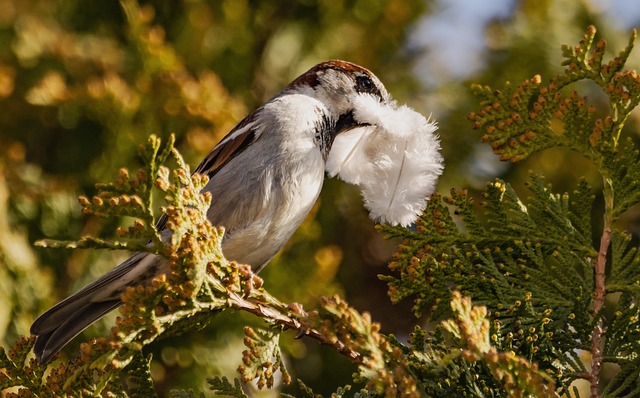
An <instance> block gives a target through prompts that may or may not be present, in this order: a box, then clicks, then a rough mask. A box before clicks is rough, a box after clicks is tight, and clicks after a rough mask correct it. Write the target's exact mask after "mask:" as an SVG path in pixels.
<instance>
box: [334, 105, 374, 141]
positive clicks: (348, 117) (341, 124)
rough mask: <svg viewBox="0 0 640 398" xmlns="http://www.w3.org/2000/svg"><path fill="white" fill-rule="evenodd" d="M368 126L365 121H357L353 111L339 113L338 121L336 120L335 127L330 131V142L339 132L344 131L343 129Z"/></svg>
mask: <svg viewBox="0 0 640 398" xmlns="http://www.w3.org/2000/svg"><path fill="white" fill-rule="evenodd" d="M362 126H368V124H367V123H359V122H358V121H357V120H356V119H355V118H354V116H353V111H349V112H347V113H345V114H342V115H340V117H339V118H338V121H337V122H336V125H335V128H334V129H333V131H332V132H331V144H333V141H334V140H335V138H336V136H337V135H338V134H340V133H344V132H345V131H348V130H351V129H354V128H356V127H362Z"/></svg>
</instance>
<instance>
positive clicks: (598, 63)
mask: <svg viewBox="0 0 640 398" xmlns="http://www.w3.org/2000/svg"><path fill="white" fill-rule="evenodd" d="M595 34H596V31H595V29H594V28H593V27H590V28H589V29H588V30H587V33H586V34H585V36H584V37H583V39H582V41H581V42H580V43H579V44H578V45H577V46H575V47H569V46H565V47H563V50H562V51H563V56H564V57H565V61H564V62H563V65H564V66H565V71H564V73H563V74H561V75H559V76H556V77H552V78H551V79H549V81H548V83H545V84H543V80H542V78H541V77H540V76H535V77H533V78H532V79H529V80H527V81H525V82H523V83H521V84H519V85H516V86H512V85H510V84H507V86H506V88H504V89H502V90H494V89H491V88H489V87H481V86H475V87H474V89H475V91H476V93H477V94H478V95H479V96H481V97H482V98H483V101H482V107H483V108H482V110H480V111H478V112H476V113H472V114H470V115H469V119H470V120H471V121H472V122H473V124H474V127H475V128H483V129H484V130H485V135H484V136H483V141H485V142H488V143H490V144H491V146H492V148H493V150H494V152H495V153H496V154H497V155H499V156H500V158H501V159H502V160H511V161H513V162H516V161H520V160H522V159H525V158H526V157H528V156H530V155H531V154H532V153H535V152H539V151H541V150H544V149H547V148H550V147H554V146H563V147H566V148H569V149H571V150H573V151H576V152H578V153H580V154H582V155H584V156H585V157H586V158H587V159H589V160H591V161H592V162H593V164H594V166H595V168H596V169H597V170H598V172H599V173H600V175H601V176H602V181H603V183H602V192H601V195H602V197H603V198H604V209H603V214H602V219H603V221H604V222H603V226H602V229H594V228H593V225H598V224H594V223H593V221H592V219H591V215H592V213H593V209H594V207H595V206H594V198H595V196H596V195H595V193H594V190H593V188H591V187H590V186H589V185H588V184H587V183H586V181H585V180H580V181H579V182H578V183H577V187H576V189H575V191H574V192H572V193H571V194H567V193H564V194H558V193H554V191H553V189H552V187H551V186H548V185H546V184H545V183H544V180H543V178H542V176H539V175H537V174H534V173H531V175H530V178H529V182H528V184H527V187H528V189H529V192H530V197H528V198H527V199H526V200H521V199H520V197H519V196H518V194H517V193H516V192H515V190H514V189H513V188H512V187H511V186H510V185H509V184H507V183H505V182H504V181H501V180H496V181H494V182H492V183H488V184H487V187H486V189H485V191H484V193H483V194H482V198H483V200H482V203H481V209H482V210H483V214H482V215H480V214H479V212H478V211H477V209H476V207H475V206H474V204H473V201H472V200H471V198H470V197H469V195H468V193H467V192H466V191H464V190H452V191H451V193H450V195H448V196H442V195H440V194H437V195H434V196H433V197H432V198H431V200H430V202H429V204H428V206H427V209H426V211H425V213H424V214H423V216H422V217H421V218H420V219H419V220H418V222H417V224H416V228H415V230H406V229H402V228H392V227H388V226H383V227H380V228H381V230H382V231H384V232H385V233H386V235H387V236H389V237H399V238H402V243H401V244H400V245H399V246H398V250H397V252H396V253H395V255H394V259H393V261H392V263H391V264H390V267H391V269H392V270H393V271H395V272H396V274H395V275H393V276H382V277H381V278H382V279H383V280H385V281H387V282H388V285H389V295H390V297H391V299H392V300H393V301H399V300H402V299H405V298H407V297H412V298H413V299H414V311H415V312H416V315H419V314H421V313H423V312H428V313H429V315H430V317H431V318H432V319H434V320H438V319H441V318H442V317H443V316H444V315H445V314H448V313H450V312H449V311H448V308H447V307H446V306H444V305H443V304H444V303H446V302H448V301H449V298H450V297H451V295H452V293H451V292H452V291H453V290H460V291H461V292H463V293H464V294H465V295H469V296H471V297H473V299H474V300H475V301H477V302H479V303H482V304H483V305H484V306H486V308H487V317H488V318H490V319H491V323H490V325H491V327H490V329H491V344H492V345H493V346H494V347H495V349H497V350H499V351H500V352H503V353H505V354H504V356H503V357H502V358H503V359H505V360H506V358H507V357H508V355H510V354H506V353H513V354H515V355H518V356H519V357H520V358H519V359H518V360H517V361H521V360H523V359H526V360H527V361H529V362H528V363H533V364H535V366H536V367H537V368H539V369H540V370H541V371H543V372H545V374H547V375H548V376H550V377H551V378H552V379H553V381H554V383H555V384H556V386H557V391H555V392H553V394H555V393H560V394H562V393H568V391H569V388H570V387H569V386H570V384H571V382H572V381H574V380H576V379H585V380H587V381H588V382H589V384H590V396H591V397H631V396H635V395H637V394H638V392H639V391H640V387H638V386H640V373H639V372H638V371H637V369H638V364H639V363H638V356H637V352H639V350H640V346H639V345H638V341H639V337H640V335H639V334H638V333H639V330H640V329H639V327H638V316H639V315H640V313H639V311H638V305H637V303H638V301H639V300H640V289H639V287H640V264H639V260H638V243H637V241H636V240H634V239H632V237H631V236H630V235H628V234H627V233H626V232H624V231H620V230H617V229H616V221H617V220H618V218H619V217H620V216H621V215H622V214H623V213H624V212H625V211H626V210H628V209H629V208H630V207H631V206H634V205H636V204H637V203H638V202H639V199H640V190H638V180H639V179H640V162H638V160H639V151H638V148H637V147H636V145H635V143H634V142H633V140H631V139H630V138H624V137H621V133H622V128H623V126H624V124H625V122H626V121H627V119H628V117H629V114H630V113H631V111H632V110H633V109H634V108H635V107H636V106H637V105H638V104H639V103H640V78H639V77H638V76H637V73H636V72H635V71H634V70H625V69H624V67H625V63H626V61H627V59H628V57H629V54H630V52H631V51H632V49H633V45H634V41H635V38H636V33H635V31H634V32H633V33H632V35H631V38H630V40H629V43H628V45H627V46H626V47H625V48H624V49H623V50H622V51H621V52H620V53H619V54H618V55H617V56H615V57H613V58H612V59H611V60H609V61H605V60H604V59H605V52H606V43H605V42H604V40H598V41H597V43H596V44H595V45H594V40H595ZM585 79H586V80H590V81H592V82H593V83H595V84H596V85H597V86H599V87H600V88H601V89H602V91H603V92H604V93H605V94H606V95H607V97H608V98H609V107H610V109H609V112H602V111H596V108H595V107H594V106H592V105H590V104H589V100H588V98H586V97H582V96H580V95H579V94H578V93H577V92H576V91H572V90H571V89H570V87H568V86H570V85H571V84H573V83H575V82H577V81H580V80H585ZM452 213H453V214H452ZM598 235H599V236H600V239H599V241H600V244H599V245H594V244H593V243H592V240H593V237H594V236H598ZM607 295H610V296H607ZM455 297H456V295H455V294H454V301H455ZM605 299H608V300H605ZM465 308H466V307H465ZM604 309H606V310H607V311H604ZM462 312H464V311H462ZM460 313H461V309H460V308H457V309H456V308H454V309H453V315H454V318H453V319H459V314H460ZM609 314H614V315H612V316H610V315H609ZM478 318H479V317H478ZM456 325H457V326H456ZM488 325H489V323H488V322H483V323H482V327H481V330H482V331H483V332H484V331H485V330H487V329H488V328H489V326H488ZM474 327H475V328H478V327H479V324H477V323H469V324H466V326H465V325H462V324H459V323H456V322H455V321H449V322H447V323H445V328H446V329H447V330H449V332H453V333H454V335H456V336H458V338H459V339H461V340H464V338H463V337H462V336H463V335H464V333H463V329H465V328H466V330H467V332H469V331H470V330H472V329H473V328H474ZM483 336H486V335H485V334H483ZM427 341H428V344H427V345H428V346H430V347H431V348H432V354H431V355H422V358H423V360H424V361H425V362H424V365H425V366H427V367H428V366H433V368H432V369H433V370H434V372H435V374H439V373H445V372H451V373H452V374H455V375H456V376H458V377H460V380H463V381H464V382H463V384H464V385H465V387H464V388H463V390H464V393H463V392H462V391H460V390H457V391H456V394H459V395H461V396H463V395H464V394H466V393H468V392H469V391H473V390H474V389H476V390H477V389H478V388H483V389H484V388H489V389H490V391H492V392H493V393H495V391H497V390H496V389H495V388H496V385H495V383H494V384H491V383H493V382H495V380H497V379H499V380H502V381H503V382H505V380H506V379H502V377H504V373H503V372H504V368H503V369H502V370H501V371H500V372H496V371H495V370H493V369H491V368H490V367H489V368H488V369H485V370H484V371H483V370H482V369H476V368H475V367H473V371H470V370H469V367H468V366H465V365H463V364H459V363H455V362H451V363H450V367H449V368H446V367H442V359H441V358H440V357H439V356H438V355H437V353H438V352H439V348H440V347H441V346H440V344H442V341H443V340H442V339H440V338H439V337H438V335H437V333H436V334H435V335H433V336H432V337H430V338H427ZM486 346H487V341H486V339H485V340H483V342H482V344H481V345H480V346H476V347H471V349H470V350H469V351H471V352H469V351H465V352H467V355H468V356H470V357H472V358H474V359H476V358H478V357H479V356H481V355H480V354H478V353H479V352H480V353H481V352H484V351H483V349H484V348H483V349H481V348H482V347H486ZM443 351H445V352H446V349H444V350H443ZM580 351H587V352H589V353H590V354H591V358H590V363H589V364H588V365H589V366H587V365H586V364H585V363H584V362H583V360H582V359H581V358H580V357H579V356H578V354H577V352H580ZM500 355H501V354H500ZM426 359H428V361H427V360H426ZM514 361H515V359H514ZM522 363H524V362H522ZM607 363H610V364H614V366H615V367H616V368H617V369H618V370H617V372H616V373H615V376H613V379H612V380H611V381H610V382H609V383H608V384H607V385H606V386H603V385H602V384H601V379H602V375H601V369H602V367H603V365H604V364H607ZM436 364H437V365H436ZM510 367H511V368H513V367H517V365H515V362H512V363H511V365H509V366H507V368H510ZM444 369H446V371H445V370H444ZM423 371H424V370H423ZM472 374H475V375H476V382H471V381H469V380H471V379H469V377H470V376H471V375H472ZM520 374H522V373H520ZM489 375H490V376H492V377H488V376H489ZM515 380H516V378H512V379H510V380H508V382H505V383H506V384H502V387H503V388H505V389H506V390H507V391H510V393H513V394H515V392H519V393H522V391H523V389H522V386H519V385H517V383H516V384H510V383H512V382H515ZM543 384H544V383H543ZM537 385H539V386H540V385H542V384H539V383H538V384H537ZM428 386H430V388H432V389H433V391H437V393H435V394H434V395H439V394H444V392H445V391H449V393H451V391H453V390H451V389H449V390H448V389H447V388H445V387H444V386H443V384H442V383H440V384H437V386H434V384H428ZM491 386H493V387H491ZM438 388H440V390H438ZM531 394H534V395H535V396H549V395H552V392H551V391H549V390H547V391H546V392H544V393H543V392H542V391H541V390H538V392H535V393H534V392H531ZM472 395H473V394H472ZM496 396H500V395H499V394H498V395H496Z"/></svg>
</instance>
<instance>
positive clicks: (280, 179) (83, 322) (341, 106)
mask: <svg viewBox="0 0 640 398" xmlns="http://www.w3.org/2000/svg"><path fill="white" fill-rule="evenodd" d="M362 95H367V96H374V97H375V98H376V99H377V100H378V101H380V103H381V104H382V103H386V102H388V101H390V100H389V95H388V93H387V91H386V89H385V88H384V86H383V85H382V83H381V82H380V81H379V80H378V79H377V78H376V77H375V76H374V75H373V74H372V73H371V72H370V71H368V70H367V69H365V68H363V67H360V66H358V65H354V64H352V63H349V62H345V61H328V62H324V63H321V64H318V65H316V66H314V67H313V68H311V69H310V70H308V71H307V72H305V73H304V74H302V75H301V76H299V77H298V78H297V79H295V80H294V81H293V82H291V83H290V84H289V85H288V86H286V87H285V88H284V89H283V90H282V91H281V92H280V93H278V94H277V95H275V96H274V97H273V98H271V99H270V100H269V101H267V102H266V103H265V104H264V105H262V106H261V107H260V108H258V109H257V110H255V111H254V112H253V113H251V114H250V115H248V116H247V117H246V118H245V119H244V120H242V121H241V122H240V123H239V124H238V125H237V126H236V127H235V128H234V129H233V130H231V132H230V133H229V134H228V135H227V136H226V137H225V138H223V139H222V141H220V142H219V143H218V144H217V145H216V146H215V147H214V148H213V150H212V151H211V153H209V155H208V156H207V157H206V158H205V159H204V160H203V161H202V163H200V165H199V166H198V168H197V169H196V170H195V172H196V173H200V174H204V175H206V176H207V177H209V183H208V184H207V185H206V187H205V188H204V191H209V192H211V197H212V201H211V206H210V208H209V210H208V212H207V216H208V219H209V220H210V221H211V223H212V224H213V225H217V226H223V227H225V235H224V238H223V240H222V251H223V253H224V255H225V256H226V257H227V258H229V259H231V260H236V261H237V262H239V263H244V264H249V265H250V266H251V267H252V268H253V270H254V271H255V272H258V271H260V270H261V269H262V268H263V267H264V266H265V265H266V264H267V263H268V262H269V260H271V258H273V256H274V255H275V254H276V253H277V252H278V251H279V250H280V249H281V248H282V247H283V246H284V244H285V243H286V242H287V241H288V240H289V238H290V237H291V235H293V233H294V232H295V230H296V229H297V228H298V226H299V225H300V223H302V221H303V220H304V218H305V217H306V216H307V214H308V213H309V211H310V210H311V208H312V206H313V205H314V203H315V202H316V199H317V198H318V195H319V194H320V190H321V188H322V184H323V181H324V175H325V166H326V161H327V158H328V156H329V151H330V150H331V146H332V144H333V142H334V139H335V138H336V136H337V135H339V134H341V133H344V132H347V131H349V130H351V129H354V128H358V127H361V126H362V125H365V124H366V123H358V122H357V121H356V119H355V118H354V112H355V111H356V110H357V109H355V104H356V103H357V101H356V99H357V98H358V97H359V96H362ZM158 226H159V229H162V228H163V223H162V222H160V223H159V225H158ZM166 269H167V264H166V261H165V260H163V259H161V258H159V257H157V256H155V255H153V254H148V253H140V252H139V253H135V254H134V255H132V256H131V257H130V258H129V259H127V260H126V261H124V262H123V263H121V264H120V265H118V266H116V267H115V268H114V269H112V270H111V271H109V272H108V273H107V274H105V275H104V276H102V277H101V278H99V279H98V280H96V281H94V282H92V283H90V284H89V285H88V286H86V287H84V288H83V289H81V290H80V291H78V292H77V293H75V294H73V295H72V296H70V297H68V298H66V299H65V300H63V301H61V302H60V303H58V304H56V305H55V306H54V307H52V308H51V309H49V310H48V311H47V312H45V313H44V314H43V315H41V316H40V317H39V318H38V319H37V320H36V321H35V322H34V323H33V325H32V326H31V334H32V335H35V336H37V340H36V343H35V347H34V351H35V354H36V356H37V357H38V359H39V360H40V363H47V362H49V361H50V360H51V358H52V357H53V356H54V355H55V354H56V353H58V352H59V351H60V350H61V349H62V347H64V346H65V345H66V344H67V343H68V342H69V341H70V340H71V339H73V338H74V337H75V336H76V335H78V334H79V333H80V332H81V331H82V330H84V329H85V328H86V327H88V326H89V325H91V324H92V323H94V322H95V321H97V320H98V319H100V318H101V317H103V316H104V315H105V314H107V313H108V312H110V311H112V310H113V309H115V308H117V307H119V306H120V305H121V304H122V302H121V300H120V295H121V294H122V293H123V292H124V290H125V289H126V287H127V286H135V285H139V284H144V283H145V282H148V281H150V280H151V279H152V278H153V277H154V276H155V275H156V274H158V273H161V272H163V271H165V270H166Z"/></svg>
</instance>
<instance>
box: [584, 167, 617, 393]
mask: <svg viewBox="0 0 640 398" xmlns="http://www.w3.org/2000/svg"><path fill="white" fill-rule="evenodd" d="M604 200H605V217H604V228H603V230H602V236H601V237H600V250H599V251H598V257H597V259H596V262H595V288H594V292H593V293H594V297H593V317H594V319H596V318H598V316H599V314H600V310H601V309H602V307H603V305H604V299H605V296H606V294H607V289H606V286H605V269H606V265H607V251H608V250H609V245H610V243H611V223H612V216H611V215H612V214H613V191H612V187H611V184H610V183H609V182H608V181H607V180H606V179H605V182H604ZM605 331H606V328H605V327H604V325H603V322H602V318H600V319H598V320H597V324H596V327H595V328H594V329H593V334H592V336H591V374H590V375H589V376H590V377H589V382H590V384H591V391H590V395H591V398H599V397H600V370H601V368H602V343H603V337H604V334H605Z"/></svg>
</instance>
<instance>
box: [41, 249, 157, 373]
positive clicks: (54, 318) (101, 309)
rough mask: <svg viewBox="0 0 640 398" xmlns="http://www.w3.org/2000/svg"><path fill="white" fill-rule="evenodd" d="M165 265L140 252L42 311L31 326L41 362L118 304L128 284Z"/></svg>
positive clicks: (141, 282)
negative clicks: (36, 337)
mask: <svg viewBox="0 0 640 398" xmlns="http://www.w3.org/2000/svg"><path fill="white" fill-rule="evenodd" d="M162 264H163V263H162V260H161V259H160V258H158V257H156V256H155V255H151V254H148V253H142V252H138V253H136V254H134V255H133V256H131V257H129V258H128V259H127V260H125V261H124V262H122V263H121V264H120V265H118V266H117V267H115V268H114V269H112V270H111V271H109V272H108V273H106V274H105V275H103V276H102V277H101V278H99V279H98V280H96V281H94V282H92V283H90V284H89V285H87V286H85V287H84V288H82V289H80V291H78V292H77V293H75V294H73V295H71V296H69V297H67V298H66V299H64V300H62V301H61V302H59V303H58V304H56V305H54V306H53V307H52V308H51V309H49V310H48V311H47V312H45V313H44V314H42V315H41V316H40V317H39V318H38V319H36V321H35V322H33V325H31V334H32V335H35V336H38V339H37V340H36V344H35V346H34V349H33V351H34V352H35V354H36V356H37V357H38V359H39V360H40V363H43V364H44V363H47V362H49V361H50V360H51V358H52V357H53V356H54V355H55V354H57V353H58V351H60V350H61V349H62V347H64V346H65V345H66V344H67V343H68V342H69V341H70V340H71V339H73V338H74V337H75V336H77V335H78V334H79V333H80V332H82V331H83V330H84V329H85V328H87V327H88V326H89V325H91V324H92V323H94V322H95V321H97V320H98V319H100V318H102V317H103V316H104V315H106V314H107V313H108V312H109V311H112V310H114V309H115V308H117V307H119V306H120V305H121V304H122V301H121V300H120V295H121V294H122V292H124V290H125V289H126V287H127V286H135V285H139V284H143V283H145V282H146V281H148V280H150V279H151V278H153V276H154V275H155V274H157V273H158V272H160V271H162Z"/></svg>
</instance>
